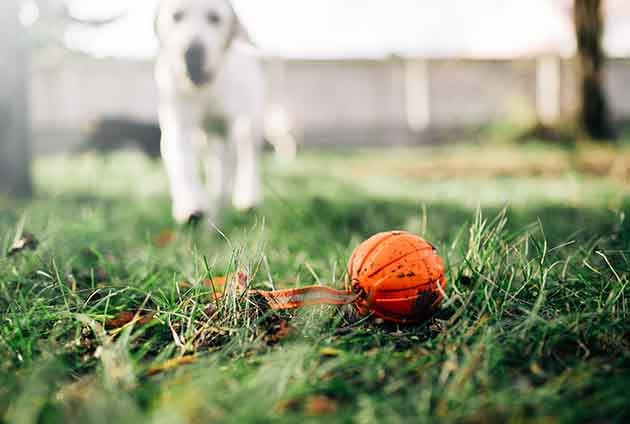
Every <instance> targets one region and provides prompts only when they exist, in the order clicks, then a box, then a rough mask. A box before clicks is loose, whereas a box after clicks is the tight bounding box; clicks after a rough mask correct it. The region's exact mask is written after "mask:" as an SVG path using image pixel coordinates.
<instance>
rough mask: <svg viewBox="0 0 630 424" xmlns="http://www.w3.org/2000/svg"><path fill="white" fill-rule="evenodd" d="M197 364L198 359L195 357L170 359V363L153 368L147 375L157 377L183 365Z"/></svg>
mask: <svg viewBox="0 0 630 424" xmlns="http://www.w3.org/2000/svg"><path fill="white" fill-rule="evenodd" d="M195 362H197V357H196V356H193V355H188V356H180V357H179V358H174V359H169V360H168V361H166V362H164V363H162V364H160V365H156V366H154V367H151V368H149V369H148V370H147V375H155V374H159V373H162V372H164V371H168V370H171V369H173V368H177V367H179V366H181V365H190V364H194V363H195Z"/></svg>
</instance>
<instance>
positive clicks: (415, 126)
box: [405, 59, 431, 132]
mask: <svg viewBox="0 0 630 424" xmlns="http://www.w3.org/2000/svg"><path fill="white" fill-rule="evenodd" d="M430 84H431V82H430V75H429V62H428V60H425V59H408V60H406V61H405V97H406V111H407V125H408V126H409V129H410V130H412V131H415V132H420V131H424V130H426V129H428V128H429V126H430V125H431V87H430Z"/></svg>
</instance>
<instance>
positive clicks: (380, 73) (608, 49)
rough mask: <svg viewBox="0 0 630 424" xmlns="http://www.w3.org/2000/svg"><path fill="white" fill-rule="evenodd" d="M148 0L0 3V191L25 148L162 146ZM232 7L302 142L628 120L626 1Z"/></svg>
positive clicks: (15, 182)
mask: <svg viewBox="0 0 630 424" xmlns="http://www.w3.org/2000/svg"><path fill="white" fill-rule="evenodd" d="M156 3H157V1H156V0H135V1H133V2H129V1H124V0H112V1H107V2H103V1H98V0H4V1H3V2H2V6H0V20H2V34H1V35H2V38H1V40H0V58H1V60H2V63H3V73H2V74H0V111H2V112H1V113H0V122H1V123H2V127H3V129H2V131H0V148H1V149H2V150H1V152H2V155H1V156H3V157H4V161H3V160H2V159H0V165H2V166H0V176H1V177H2V180H3V181H4V184H3V185H4V187H3V188H4V190H3V191H9V192H16V193H17V192H28V191H29V188H28V187H29V184H30V182H29V176H28V169H29V165H28V164H29V162H30V160H31V157H44V156H46V155H49V154H53V153H67V152H74V151H77V150H81V149H83V148H84V147H89V146H88V145H92V147H94V146H95V147H96V148H97V149H98V150H105V151H107V150H109V149H115V148H118V147H121V146H125V145H135V146H136V147H138V148H140V150H142V151H145V152H146V153H148V154H149V155H153V156H155V155H157V154H159V132H156V128H155V125H156V121H157V117H156V115H157V112H156V111H157V108H156V87H155V84H154V80H153V63H152V62H153V58H154V55H155V53H156V49H157V42H156V39H155V36H154V33H153V16H154V12H155V7H156ZM234 3H235V8H236V9H237V12H238V14H239V15H240V16H241V18H242V20H243V21H244V23H245V25H246V27H247V28H248V29H249V31H250V33H251V35H252V37H253V39H254V41H255V43H256V47H257V48H258V50H259V53H260V55H261V56H262V57H263V60H264V64H265V67H266V69H267V74H268V84H269V90H270V102H269V111H268V122H270V124H269V126H270V127H271V130H272V131H273V128H274V125H275V126H282V127H286V128H287V129H288V130H289V131H290V134H291V135H292V137H293V138H294V141H295V142H296V143H297V145H298V146H299V149H304V148H311V147H322V146H326V147H335V148H340V147H341V148H345V147H362V146H376V147H381V148H386V147H389V146H418V145H429V144H430V145H436V144H441V143H448V142H451V141H475V140H479V138H480V137H486V133H483V135H481V136H480V135H479V134H481V133H480V131H486V130H490V131H491V132H492V130H493V129H494V130H497V129H498V131H507V130H506V129H510V131H511V132H510V137H514V138H518V137H520V136H522V135H523V134H524V135H525V136H528V135H529V136H531V137H534V138H537V137H538V138H540V137H543V138H552V139H561V140H564V141H566V139H567V138H568V139H569V141H571V140H573V139H577V138H578V137H579V136H580V135H586V136H587V137H588V138H591V139H605V140H611V139H614V138H616V137H617V136H618V135H619V134H620V133H621V134H623V128H624V121H626V120H629V119H630V95H629V94H630V3H629V2H628V1H625V0H606V1H593V0H575V1H573V0H529V1H526V2H525V1H521V0H479V1H475V2H470V1H467V0H420V1H419V0H395V1H391V0H347V1H344V2H338V1H335V0H322V1H312V0H271V1H265V2H260V1H257V0H235V1H234ZM580 31H581V32H580ZM580 37H582V39H583V42H581V43H578V42H577V40H578V39H580ZM512 130H513V131H512ZM506 137H507V136H506ZM132 139H133V140H132ZM9 158H10V159H9Z"/></svg>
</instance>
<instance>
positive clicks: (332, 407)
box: [304, 395, 337, 416]
mask: <svg viewBox="0 0 630 424" xmlns="http://www.w3.org/2000/svg"><path fill="white" fill-rule="evenodd" d="M304 409H305V411H306V413H307V414H308V415H311V416H321V415H328V414H334V413H335V412H336V411H337V402H336V401H334V400H333V399H331V398H329V397H328V396H321V395H318V396H311V397H309V398H308V399H307V400H306V405H305V407H304Z"/></svg>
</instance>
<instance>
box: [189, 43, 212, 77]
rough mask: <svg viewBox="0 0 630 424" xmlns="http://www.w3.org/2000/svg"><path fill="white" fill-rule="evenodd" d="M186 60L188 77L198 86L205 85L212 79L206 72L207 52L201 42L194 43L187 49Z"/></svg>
mask: <svg viewBox="0 0 630 424" xmlns="http://www.w3.org/2000/svg"><path fill="white" fill-rule="evenodd" d="M184 58H185V60H186V72H187V73H188V78H190V80H191V81H192V83H193V84H195V85H196V86H200V85H204V84H205V83H207V82H208V80H210V76H209V75H208V74H206V73H205V72H204V69H203V68H204V64H205V60H206V53H205V50H204V48H203V46H202V45H201V44H198V43H193V44H191V45H190V47H189V48H188V49H187V50H186V53H185V55H184Z"/></svg>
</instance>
